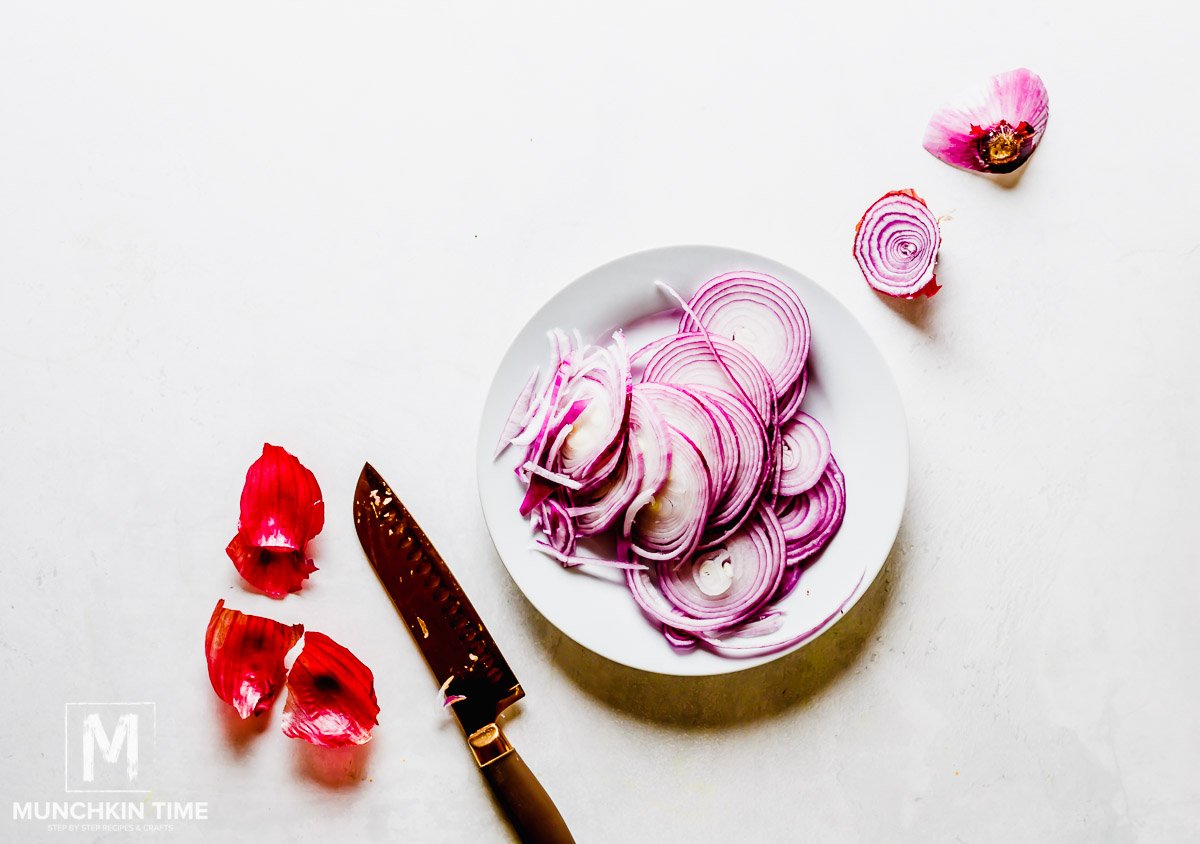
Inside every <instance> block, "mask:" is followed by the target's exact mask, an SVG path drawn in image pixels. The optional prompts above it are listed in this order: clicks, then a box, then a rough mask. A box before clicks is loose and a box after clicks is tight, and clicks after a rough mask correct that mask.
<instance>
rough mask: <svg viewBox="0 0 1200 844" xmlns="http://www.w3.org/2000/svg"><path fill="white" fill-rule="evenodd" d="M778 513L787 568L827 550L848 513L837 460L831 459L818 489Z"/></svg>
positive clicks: (800, 496)
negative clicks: (784, 544) (783, 537)
mask: <svg viewBox="0 0 1200 844" xmlns="http://www.w3.org/2000/svg"><path fill="white" fill-rule="evenodd" d="M779 513H780V524H781V525H782V526H783V531H784V536H785V538H786V539H787V561H788V565H796V564H797V563H800V562H802V561H804V560H806V559H808V558H809V557H812V556H813V555H815V554H816V553H817V552H818V551H820V550H821V549H822V548H824V547H825V546H826V545H827V544H828V543H829V540H830V539H832V538H833V536H834V534H836V533H837V531H838V528H840V527H841V525H842V518H843V517H844V516H845V514H846V479H845V477H844V476H843V475H842V470H841V469H840V468H839V467H838V465H837V461H836V460H834V459H833V458H832V457H830V458H829V465H828V467H826V469H825V474H824V475H822V476H821V480H820V481H818V482H817V484H816V486H814V487H813V488H812V489H810V490H808V491H807V492H805V493H803V494H801V495H799V496H797V497H795V498H793V499H790V500H789V501H788V502H787V503H786V504H785V505H784V506H783V507H782V508H781V509H780V511H779Z"/></svg>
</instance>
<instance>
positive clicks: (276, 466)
mask: <svg viewBox="0 0 1200 844" xmlns="http://www.w3.org/2000/svg"><path fill="white" fill-rule="evenodd" d="M324 525H325V502H324V499H323V498H322V496H321V488H320V487H319V486H318V485H317V479H316V477H315V476H314V475H313V473H312V472H310V471H309V470H308V469H307V468H306V467H305V466H304V465H303V464H302V463H301V462H300V461H299V460H298V459H296V457H294V456H293V455H291V454H289V453H288V452H287V451H286V450H284V449H283V448H280V447H279V446H275V445H271V444H270V443H263V449H262V456H261V457H259V458H258V459H257V460H255V461H254V463H252V464H251V465H250V468H249V469H248V470H247V471H246V483H245V485H244V486H243V487H242V497H241V511H240V514H239V517H238V528H237V534H236V535H235V536H234V537H233V539H232V540H230V542H229V545H228V546H227V547H226V549H225V553H226V554H227V555H228V556H229V559H230V561H231V562H232V563H233V565H234V567H235V568H236V569H237V570H238V573H239V574H240V575H241V576H242V577H243V578H245V580H246V581H247V582H248V583H250V584H251V585H252V586H255V587H257V588H258V589H261V590H262V591H263V592H265V593H266V594H267V595H270V596H271V597H272V598H283V597H284V596H285V595H287V594H288V593H289V592H299V591H300V588H301V586H302V585H303V583H304V581H305V580H306V579H307V578H308V576H309V575H310V574H311V573H312V572H314V571H316V570H317V567H316V566H315V565H314V564H313V561H312V560H311V559H309V558H308V556H307V554H306V552H305V548H306V547H307V545H308V543H309V540H311V539H312V538H313V537H314V536H316V535H317V534H319V533H320V532H321V529H322V527H324Z"/></svg>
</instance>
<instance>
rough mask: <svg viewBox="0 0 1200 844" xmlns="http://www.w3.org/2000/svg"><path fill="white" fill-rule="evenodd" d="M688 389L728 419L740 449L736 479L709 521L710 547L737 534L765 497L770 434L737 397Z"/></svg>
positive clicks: (734, 458) (706, 542) (736, 457)
mask: <svg viewBox="0 0 1200 844" xmlns="http://www.w3.org/2000/svg"><path fill="white" fill-rule="evenodd" d="M688 389H689V390H690V392H692V393H693V394H694V395H696V396H698V397H700V398H702V399H704V400H706V401H708V402H710V403H711V404H712V405H713V406H715V407H717V408H718V409H719V410H720V411H721V412H722V413H723V414H724V415H725V418H726V419H727V420H728V421H729V424H730V426H731V427H732V429H733V432H734V437H735V439H736V441H737V445H738V448H737V450H736V452H735V453H734V454H733V455H732V457H731V462H732V463H733V466H734V472H733V476H732V479H731V480H730V482H729V486H728V488H727V489H726V491H725V494H724V495H723V496H721V497H720V498H719V499H718V500H717V501H716V503H715V505H714V507H713V512H712V515H711V517H710V518H709V523H708V536H707V537H706V538H705V540H704V543H703V544H704V545H705V546H707V545H709V544H712V543H714V542H719V541H720V540H721V539H723V538H724V537H725V536H728V535H729V534H730V533H732V532H733V531H734V530H736V529H737V528H738V527H739V526H740V525H741V523H742V522H743V521H745V519H746V517H747V516H748V515H749V513H750V511H751V510H752V509H753V507H754V502H755V501H757V500H758V498H759V496H761V495H762V491H763V482H764V478H765V477H766V474H767V471H768V464H767V434H766V431H765V430H764V429H763V426H762V422H760V421H759V419H758V416H757V415H756V414H755V413H754V410H753V409H752V408H750V407H747V406H746V403H745V402H744V401H742V400H741V399H740V398H738V397H737V396H734V395H733V394H731V393H728V392H726V391H724V390H716V389H711V388H707V387H690V388H688Z"/></svg>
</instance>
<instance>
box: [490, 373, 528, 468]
mask: <svg viewBox="0 0 1200 844" xmlns="http://www.w3.org/2000/svg"><path fill="white" fill-rule="evenodd" d="M537 381H538V369H537V368H536V367H535V368H534V370H533V372H532V374H530V376H529V380H528V381H526V382H525V386H524V387H522V388H521V392H520V393H519V394H518V395H517V400H516V401H515V402H513V407H512V410H511V411H509V414H508V419H506V420H505V421H504V429H503V430H502V431H501V432H500V441H499V442H498V443H496V453H495V454H493V455H492V459H493V460H495V459H496V458H497V457H499V456H500V455H501V454H503V453H504V450H505V449H507V448H508V446H509V444H510V443H511V441H512V438H513V437H515V436H516V435H517V434H519V433H521V429H522V428H523V427H524V425H523V424H522V423H523V422H525V421H527V419H528V414H529V409H530V406H531V405H532V404H533V393H534V390H535V388H536V387H537Z"/></svg>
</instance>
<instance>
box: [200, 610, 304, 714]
mask: <svg viewBox="0 0 1200 844" xmlns="http://www.w3.org/2000/svg"><path fill="white" fill-rule="evenodd" d="M303 633H304V625H302V624H293V625H290V626H289V625H286V624H281V623H279V622H278V621H274V620H272V619H269V618H263V617H262V616H258V615H247V614H246V613H243V612H238V611H237V610H228V609H225V601H224V600H220V601H217V606H216V608H215V609H214V610H213V613H212V617H211V618H210V619H209V621H208V630H207V631H206V633H205V635H204V652H205V656H206V657H207V659H208V679H209V681H210V682H211V683H212V687H213V691H214V692H216V693H217V697H219V698H220V699H221V700H223V701H225V702H226V703H228V704H229V705H230V706H232V707H233V708H234V709H236V710H237V713H238V715H239V716H241V717H242V718H249V717H250V716H251V715H261V714H262V713H264V712H266V711H267V710H268V709H270V708H271V704H272V703H274V701H275V697H276V696H277V695H278V694H279V691H280V690H281V689H282V688H283V682H284V674H285V672H286V669H285V668H284V664H283V660H284V657H285V656H287V653H288V651H290V650H291V649H292V648H293V647H294V646H295V644H296V643H297V642H298V641H300V636H301V635H302V634H303Z"/></svg>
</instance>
